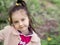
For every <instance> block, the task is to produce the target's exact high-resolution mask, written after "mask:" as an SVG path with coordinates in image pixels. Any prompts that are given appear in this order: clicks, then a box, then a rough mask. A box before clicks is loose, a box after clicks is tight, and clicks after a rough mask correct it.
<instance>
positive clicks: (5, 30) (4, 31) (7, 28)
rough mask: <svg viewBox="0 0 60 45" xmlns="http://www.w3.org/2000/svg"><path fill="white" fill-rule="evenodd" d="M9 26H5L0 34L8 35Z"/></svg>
mask: <svg viewBox="0 0 60 45" xmlns="http://www.w3.org/2000/svg"><path fill="white" fill-rule="evenodd" d="M11 28H12V27H11V26H10V25H7V26H5V27H4V28H3V29H2V30H1V31H0V32H1V33H4V34H5V33H9V32H11Z"/></svg>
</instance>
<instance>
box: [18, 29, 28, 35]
mask: <svg viewBox="0 0 60 45" xmlns="http://www.w3.org/2000/svg"><path fill="white" fill-rule="evenodd" d="M19 32H20V33H22V34H24V35H27V34H29V30H28V29H27V30H24V31H19Z"/></svg>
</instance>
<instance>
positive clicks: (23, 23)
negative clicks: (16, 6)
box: [12, 9, 29, 31]
mask: <svg viewBox="0 0 60 45" xmlns="http://www.w3.org/2000/svg"><path fill="white" fill-rule="evenodd" d="M12 22H13V26H14V28H15V29H16V30H20V31H25V30H28V26H29V18H28V16H27V13H26V11H25V10H23V9H20V10H17V11H15V12H13V13H12Z"/></svg>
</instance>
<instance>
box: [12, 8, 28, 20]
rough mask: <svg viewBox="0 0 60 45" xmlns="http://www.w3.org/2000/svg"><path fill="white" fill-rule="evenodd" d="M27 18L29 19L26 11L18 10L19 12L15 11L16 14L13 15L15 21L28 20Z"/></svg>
mask: <svg viewBox="0 0 60 45" xmlns="http://www.w3.org/2000/svg"><path fill="white" fill-rule="evenodd" d="M26 17H28V16H27V13H26V11H25V10H23V9H20V10H17V11H15V12H13V13H12V18H13V19H17V18H26Z"/></svg>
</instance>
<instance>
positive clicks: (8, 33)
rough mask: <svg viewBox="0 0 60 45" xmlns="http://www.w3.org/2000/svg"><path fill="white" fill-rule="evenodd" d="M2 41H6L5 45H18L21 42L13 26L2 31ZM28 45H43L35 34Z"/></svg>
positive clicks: (0, 33)
mask: <svg viewBox="0 0 60 45" xmlns="http://www.w3.org/2000/svg"><path fill="white" fill-rule="evenodd" d="M0 41H4V45H18V43H19V42H20V37H19V33H18V32H17V30H15V29H14V28H13V27H12V26H6V27H5V28H4V29H2V30H1V31H0ZM27 45H41V42H40V38H39V37H38V36H37V35H36V33H35V32H33V36H32V39H31V41H30V42H29V43H28V44H27Z"/></svg>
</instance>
